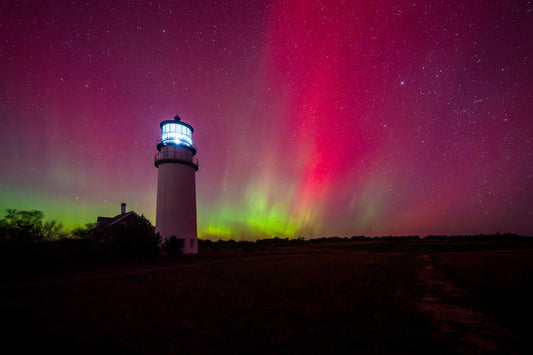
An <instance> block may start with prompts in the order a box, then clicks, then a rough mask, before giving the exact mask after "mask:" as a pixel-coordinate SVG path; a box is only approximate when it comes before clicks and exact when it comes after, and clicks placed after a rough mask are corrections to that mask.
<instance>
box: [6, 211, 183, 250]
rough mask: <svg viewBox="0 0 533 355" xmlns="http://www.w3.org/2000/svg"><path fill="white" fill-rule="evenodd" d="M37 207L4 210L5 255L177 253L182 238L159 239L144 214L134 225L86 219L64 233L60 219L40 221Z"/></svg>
mask: <svg viewBox="0 0 533 355" xmlns="http://www.w3.org/2000/svg"><path fill="white" fill-rule="evenodd" d="M43 216H44V215H43V213H42V212H41V211H37V210H33V211H18V210H16V209H8V210H6V215H5V216H4V218H2V219H0V243H1V246H2V251H0V253H2V254H3V253H6V251H9V255H11V256H13V255H20V254H23V253H25V254H28V253H30V254H36V253H37V252H38V251H40V253H41V254H47V253H48V254H50V256H54V254H61V256H62V258H63V259H65V257H67V259H70V258H71V256H75V257H77V258H81V259H94V258H109V257H111V258H114V257H140V258H142V257H153V256H157V255H159V254H160V253H161V251H164V252H166V253H167V254H181V251H182V247H183V240H179V239H177V238H175V237H172V238H170V239H169V240H167V241H165V242H163V243H162V242H161V241H162V239H161V236H160V235H159V234H158V233H156V232H155V228H154V227H153V226H152V224H151V223H150V222H149V221H148V220H147V219H146V218H145V217H144V216H141V218H140V220H139V221H138V222H137V223H136V224H135V225H116V226H113V227H111V228H99V227H98V226H97V225H96V223H88V224H86V225H84V226H82V227H79V228H76V229H74V230H72V232H70V233H67V232H66V231H65V230H64V229H63V226H62V225H61V224H60V223H57V222H55V221H44V220H43Z"/></svg>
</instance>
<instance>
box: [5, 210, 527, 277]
mask: <svg viewBox="0 0 533 355" xmlns="http://www.w3.org/2000/svg"><path fill="white" fill-rule="evenodd" d="M43 217H44V215H43V213H42V212H41V211H36V210H33V211H19V210H15V209H8V210H6V214H5V215H4V217H3V218H2V219H0V270H2V271H0V274H2V275H0V276H4V274H7V275H6V276H7V277H8V278H9V277H12V278H15V279H16V278H19V277H18V276H17V274H18V275H19V276H23V277H25V276H29V275H31V276H37V275H38V274H39V273H50V272H56V271H57V272H59V271H63V272H64V271H68V270H69V269H71V270H79V269H80V268H82V269H83V268H89V269H90V268H91V267H94V264H95V263H100V262H102V261H103V262H106V261H111V260H115V259H124V258H126V259H146V258H153V257H156V256H158V255H160V254H161V252H164V253H165V254H167V255H169V256H174V255H180V254H182V248H183V240H180V239H178V238H176V237H171V238H169V239H168V240H166V241H165V242H163V243H162V239H161V236H160V235H159V234H158V233H156V232H155V228H154V227H153V226H152V225H151V224H150V222H149V221H148V220H147V219H146V218H144V216H142V217H141V218H140V220H139V221H138V223H137V224H136V225H134V226H114V227H113V228H104V229H102V228H98V227H97V225H96V223H89V224H86V225H84V226H82V227H79V228H76V229H74V230H72V231H71V232H70V233H68V232H66V231H65V230H64V229H63V227H62V225H61V223H58V222H56V221H45V220H44V219H43ZM477 241H487V242H491V243H499V246H498V247H502V245H503V244H505V243H507V242H513V243H514V242H516V241H531V238H529V237H524V236H520V235H517V234H512V233H507V234H493V235H463V236H446V235H434V236H427V237H425V238H420V237H419V236H417V235H414V236H413V235H411V236H385V237H372V238H370V237H365V236H353V237H330V238H326V237H324V238H315V239H309V240H306V239H304V238H296V239H289V238H277V237H276V238H269V239H258V240H256V241H235V240H231V239H230V240H218V241H211V240H208V239H199V240H198V243H199V247H200V250H199V252H200V254H202V253H203V251H206V250H207V249H211V250H217V249H233V250H235V249H239V250H242V251H244V252H255V251H257V252H260V251H265V250H273V249H275V248H281V247H293V246H295V247H296V246H313V245H321V244H327V245H329V246H332V247H334V248H353V249H358V250H368V251H378V252H387V251H388V252H390V251H394V252H424V253H426V252H431V250H436V249H435V248H438V249H439V250H441V251H455V250H457V249H458V248H461V249H462V250H477V249H479V248H480V247H481V246H480V245H481V244H483V243H476V242H477ZM476 244H477V246H476ZM526 244H528V245H529V243H526ZM493 247H494V248H496V245H494V246H493ZM513 247H514V246H513ZM503 248H504V249H505V248H507V247H506V246H503ZM24 275H25V276H24Z"/></svg>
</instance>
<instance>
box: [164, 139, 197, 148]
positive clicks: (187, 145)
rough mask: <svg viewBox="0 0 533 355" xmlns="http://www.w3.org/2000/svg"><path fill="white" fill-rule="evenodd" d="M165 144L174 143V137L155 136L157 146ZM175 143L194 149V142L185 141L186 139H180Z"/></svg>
mask: <svg viewBox="0 0 533 355" xmlns="http://www.w3.org/2000/svg"><path fill="white" fill-rule="evenodd" d="M167 144H176V140H175V139H165V140H163V139H161V138H157V146H158V147H159V146H163V145H167ZM177 145H184V146H186V147H191V148H192V149H194V150H195V151H196V144H194V143H192V144H189V142H186V141H180V142H179V143H178V144H177Z"/></svg>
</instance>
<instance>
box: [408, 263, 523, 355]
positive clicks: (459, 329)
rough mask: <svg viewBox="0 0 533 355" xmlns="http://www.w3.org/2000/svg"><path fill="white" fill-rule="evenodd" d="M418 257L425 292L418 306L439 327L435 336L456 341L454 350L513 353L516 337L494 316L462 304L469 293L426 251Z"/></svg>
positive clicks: (451, 341) (461, 351)
mask: <svg viewBox="0 0 533 355" xmlns="http://www.w3.org/2000/svg"><path fill="white" fill-rule="evenodd" d="M421 258H422V259H423V262H424V267H423V269H422V271H421V272H420V274H419V275H418V277H417V282H418V283H419V285H420V286H421V287H422V290H424V292H423V296H422V297H421V299H420V300H419V301H418V302H417V307H418V308H419V309H420V310H421V311H422V312H423V313H425V314H427V315H428V316H429V317H430V319H431V323H432V325H433V326H434V327H435V329H437V330H438V334H435V336H436V337H438V338H441V339H444V340H446V341H447V342H449V343H450V344H455V345H454V347H455V350H456V351H457V352H458V353H461V354H471V353H480V352H482V353H508V354H516V353H517V351H516V350H515V349H513V343H514V340H515V339H517V337H516V336H515V335H514V334H512V333H511V332H510V331H509V330H507V329H505V328H503V327H501V326H499V325H498V324H496V322H495V319H494V318H493V317H490V316H487V315H485V314H483V313H482V312H480V311H478V310H475V309H472V308H466V307H465V306H462V305H461V304H465V302H464V300H465V298H467V297H468V296H469V295H468V294H467V292H466V291H465V290H463V289H461V288H459V287H458V286H457V285H454V284H453V283H452V282H451V281H450V280H448V279H447V278H446V276H445V275H444V274H443V273H442V272H440V271H438V270H437V269H435V268H434V267H433V265H432V263H431V258H430V256H429V255H427V254H425V255H422V256H421Z"/></svg>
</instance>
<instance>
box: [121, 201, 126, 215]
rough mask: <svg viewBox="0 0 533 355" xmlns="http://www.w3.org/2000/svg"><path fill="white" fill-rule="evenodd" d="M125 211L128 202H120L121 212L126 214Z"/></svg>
mask: <svg viewBox="0 0 533 355" xmlns="http://www.w3.org/2000/svg"><path fill="white" fill-rule="evenodd" d="M125 213H126V203H125V202H122V203H121V204H120V214H125Z"/></svg>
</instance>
